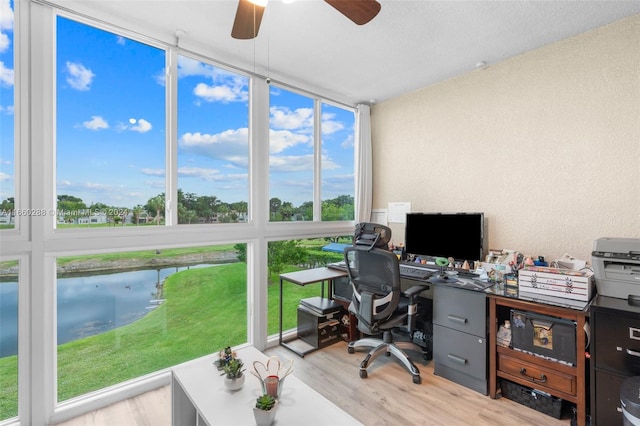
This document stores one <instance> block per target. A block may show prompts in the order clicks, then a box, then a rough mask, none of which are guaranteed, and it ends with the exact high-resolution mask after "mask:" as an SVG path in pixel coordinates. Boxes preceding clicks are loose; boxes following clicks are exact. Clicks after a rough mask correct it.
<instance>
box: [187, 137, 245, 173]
mask: <svg viewBox="0 0 640 426" xmlns="http://www.w3.org/2000/svg"><path fill="white" fill-rule="evenodd" d="M178 143H179V146H180V148H181V149H183V150H184V151H186V152H189V153H192V154H198V155H203V156H205V157H210V158H217V159H221V160H226V161H233V162H234V163H235V164H237V165H240V166H246V164H247V158H248V155H249V151H248V147H249V132H248V130H247V128H241V129H237V130H233V129H230V130H225V131H224V132H221V133H217V134H208V133H200V132H196V133H185V134H183V135H182V136H181V137H180V140H179V142H178Z"/></svg>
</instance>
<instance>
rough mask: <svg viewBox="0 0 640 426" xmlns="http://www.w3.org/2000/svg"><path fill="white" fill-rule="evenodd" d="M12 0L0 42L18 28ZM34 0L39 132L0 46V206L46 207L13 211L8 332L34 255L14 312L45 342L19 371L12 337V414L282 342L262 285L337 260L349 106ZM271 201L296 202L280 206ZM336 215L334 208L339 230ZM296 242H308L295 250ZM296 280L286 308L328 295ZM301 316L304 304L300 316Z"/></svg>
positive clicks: (3, 275) (1, 239)
mask: <svg viewBox="0 0 640 426" xmlns="http://www.w3.org/2000/svg"><path fill="white" fill-rule="evenodd" d="M6 4H9V5H10V6H13V2H9V3H7V1H6V0H0V7H2V9H1V10H0V11H1V12H2V22H0V30H1V34H2V35H3V37H2V38H1V39H0V40H1V41H2V42H4V41H5V40H9V41H10V42H12V41H13V38H12V30H11V26H8V25H7V23H6V21H5V18H6V17H7V16H9V15H7V14H6V13H5V10H6V8H5V6H6ZM28 4H29V6H30V7H29V8H25V13H27V14H29V16H28V17H26V18H25V19H24V20H25V22H29V24H31V25H30V27H29V34H28V35H27V37H24V38H23V39H22V40H29V39H30V40H31V45H29V46H28V47H29V48H30V49H28V50H29V54H28V55H26V56H25V57H24V58H22V59H20V61H19V63H20V64H23V63H24V62H25V61H26V62H27V64H28V65H30V66H31V67H30V68H28V67H26V66H24V67H23V68H25V69H26V68H28V69H27V70H26V71H24V70H23V72H21V73H20V74H19V76H18V77H20V78H16V81H17V82H18V83H20V82H27V83H28V84H29V85H30V86H29V87H27V89H31V90H36V88H37V90H40V91H42V96H41V97H40V96H39V97H37V104H34V105H32V104H30V102H31V100H32V99H35V98H34V97H30V96H27V94H30V93H32V92H30V91H29V90H25V91H22V90H18V89H19V86H21V85H20V84H17V86H18V88H17V89H16V97H18V98H19V99H18V100H19V101H21V102H22V103H23V108H21V109H20V111H23V110H24V111H26V113H27V115H28V116H27V117H23V118H24V121H23V125H22V127H24V128H25V129H26V131H25V132H22V127H20V126H17V125H16V132H15V133H16V135H14V134H13V131H11V134H10V135H9V133H10V132H9V127H8V126H7V125H6V123H10V124H11V126H13V117H11V113H12V111H13V105H12V102H10V101H8V99H9V98H8V97H7V95H6V94H7V93H11V97H13V87H12V86H11V84H10V83H11V79H10V78H9V77H7V76H10V75H11V73H9V72H8V71H11V68H12V67H13V62H12V59H11V61H10V60H9V59H6V58H7V56H6V55H7V54H8V53H7V52H9V51H10V50H11V49H12V47H8V48H7V47H6V46H5V44H4V43H0V54H2V55H3V56H2V57H1V58H0V60H1V61H2V66H1V67H0V71H1V72H2V74H0V76H1V77H2V80H0V90H3V91H2V93H1V94H2V97H1V99H0V107H1V109H0V120H2V122H1V124H2V129H1V133H0V136H1V142H2V148H1V151H0V155H1V159H2V161H0V197H2V200H1V202H2V203H3V205H2V206H0V209H2V208H4V207H8V204H6V203H12V205H11V207H13V202H14V201H18V202H17V203H16V206H19V204H20V203H19V201H21V200H26V201H28V202H29V205H26V206H23V207H36V208H38V209H39V210H38V211H45V210H46V212H47V215H46V217H42V216H38V217H33V216H32V217H24V218H22V217H18V220H17V221H16V222H14V223H15V225H14V224H13V223H6V224H3V223H0V234H1V235H0V244H2V251H1V252H0V255H2V263H1V267H0V298H1V299H0V302H2V312H1V314H2V327H0V331H2V333H3V335H2V336H0V337H4V336H9V334H10V333H9V332H5V330H6V324H10V321H9V320H6V321H5V318H8V317H9V316H11V317H13V322H14V324H15V322H16V321H17V320H18V319H20V317H18V316H16V314H15V310H16V309H17V307H18V302H17V301H16V299H15V295H16V293H15V291H16V290H15V287H16V284H11V283H15V282H16V281H15V280H17V278H16V277H15V276H10V275H11V273H8V272H6V271H9V270H11V268H13V266H7V265H8V263H6V262H15V259H20V265H22V266H21V267H22V268H24V269H25V271H24V274H21V275H22V276H21V280H22V281H23V282H20V287H19V288H20V289H21V291H25V293H24V294H27V295H28V297H23V293H21V294H20V296H21V297H20V299H21V302H20V303H21V305H20V312H22V314H19V315H26V316H27V319H28V320H29V321H28V322H26V321H25V322H22V321H21V324H23V327H24V328H20V329H19V330H18V332H17V336H18V337H19V341H20V342H21V343H20V344H21V345H23V346H24V345H27V343H28V344H29V346H28V347H27V348H28V349H29V350H30V351H31V352H30V354H31V355H32V356H30V357H29V358H27V359H28V362H27V363H28V364H29V365H28V366H24V363H23V358H20V361H21V365H22V367H21V368H20V372H24V374H23V373H21V376H20V377H18V374H19V372H18V368H17V362H18V357H16V356H15V354H13V355H7V356H5V355H4V353H5V352H4V349H5V348H6V347H7V346H6V344H5V343H4V342H5V340H3V343H2V349H3V352H2V354H3V355H2V356H0V367H1V369H0V396H1V397H2V398H1V401H0V420H2V419H4V418H9V417H13V416H15V415H17V414H18V396H19V395H20V396H21V397H22V399H21V404H20V407H21V408H20V413H21V415H22V414H23V413H26V414H28V415H30V416H31V417H32V418H30V419H27V421H32V420H33V422H34V424H42V423H50V422H53V423H55V422H57V421H59V420H61V419H65V418H66V417H67V416H70V415H76V414H79V411H81V410H82V409H83V407H88V406H92V405H94V404H99V403H100V402H99V401H102V400H103V398H102V397H103V396H104V395H110V397H111V395H113V394H117V392H118V390H119V389H127V391H130V390H131V389H132V387H134V388H135V386H138V387H137V388H135V389H136V390H138V389H142V388H143V387H144V386H146V385H147V383H148V381H149V380H152V381H153V383H154V384H155V383H156V382H155V380H159V381H162V380H166V379H167V378H168V375H166V374H164V373H160V374H157V373H158V371H160V370H164V369H167V368H169V367H171V366H172V365H176V364H178V363H181V362H184V361H187V360H189V359H193V358H195V357H199V356H201V355H204V354H209V353H212V352H215V351H218V350H220V349H221V348H223V347H225V346H227V345H237V344H240V343H244V342H247V341H248V339H249V338H251V339H252V343H256V344H257V345H258V346H260V345H266V344H268V343H269V342H268V337H267V336H268V335H271V336H272V335H273V334H274V333H275V331H276V329H277V326H278V324H277V322H276V323H274V322H273V316H274V315H277V310H273V309H271V305H272V304H273V303H276V306H277V302H278V300H277V298H273V297H271V296H272V292H273V291H274V290H273V286H269V288H268V289H267V291H266V292H265V291H264V290H265V289H264V287H263V286H264V285H265V283H267V282H272V283H273V282H275V283H277V276H278V271H288V270H294V269H301V268H309V267H313V266H317V265H320V264H324V263H326V262H327V261H329V260H328V257H327V256H328V255H327V253H323V252H322V250H321V248H322V246H324V245H326V244H327V243H328V242H329V241H331V240H332V239H335V238H336V237H335V235H334V234H335V233H336V230H340V231H342V230H345V231H346V232H345V233H349V231H350V230H351V229H352V226H353V225H352V224H351V223H350V222H349V220H350V219H348V217H349V214H348V213H345V212H344V211H343V210H345V209H346V210H348V209H349V208H351V209H353V202H352V198H353V194H354V191H353V188H352V187H353V170H354V159H353V152H354V148H353V146H352V145H350V143H351V141H352V140H353V136H352V135H351V136H349V134H348V133H349V132H351V133H352V134H353V110H351V109H350V108H349V107H348V106H336V104H334V103H333V101H327V100H325V99H322V98H321V97H319V96H315V95H308V94H305V95H301V94H298V93H297V92H295V91H294V90H293V89H292V90H289V89H282V92H280V94H278V93H277V92H278V91H279V90H280V89H277V88H275V86H274V85H272V86H268V85H266V83H265V82H264V81H256V80H254V79H252V78H251V76H250V73H249V72H247V73H245V74H243V72H242V71H241V70H238V69H235V70H232V71H231V70H230V69H229V66H227V65H225V66H222V65H217V62H216V61H215V58H212V57H210V56H207V55H204V54H203V52H193V51H189V50H185V49H183V48H178V47H177V46H175V44H173V43H172V42H169V41H168V40H158V39H155V38H152V37H147V36H145V35H144V30H143V29H141V28H137V29H136V31H133V30H131V31H129V30H127V29H125V28H124V26H118V25H117V23H114V22H111V21H108V20H105V19H102V18H104V17H100V16H96V18H97V19H96V20H95V21H94V20H93V19H92V17H90V16H89V15H90V13H84V14H82V15H76V14H74V13H73V12H72V11H71V10H67V9H66V8H65V10H57V9H56V8H55V7H54V6H52V5H49V4H42V3H40V2H29V3H28ZM20 5H21V3H20ZM18 9H20V8H18ZM89 9H90V8H89ZM19 12H20V10H18V15H20V13H19ZM20 22H22V21H20ZM107 22H109V23H107ZM4 35H8V37H4ZM18 40H20V38H19V37H18ZM20 46H22V44H20ZM25 58H26V59H25ZM25 65H26V64H25ZM27 77H28V78H27ZM269 91H271V95H270V96H271V105H269V100H268V99H269V95H268V92H269ZM255 94H257V96H254V95H255ZM173 95H177V96H175V97H174V96H173ZM280 95H281V96H282V97H279V96H280ZM18 100H17V101H16V103H19V102H18ZM269 107H271V109H270V112H267V111H269ZM16 109H17V108H16ZM250 112H251V115H250ZM262 112H264V117H262V116H261V115H262ZM267 114H269V116H268V117H267ZM269 119H270V120H271V121H270V122H271V126H270V129H268V128H267V127H268V126H266V123H267V121H268V120H269ZM17 121H18V122H19V121H20V120H17ZM256 122H259V123H261V125H258V126H255V128H253V127H252V126H253V124H255V123H256ZM338 122H339V123H338ZM256 128H257V129H258V130H256ZM18 130H20V131H18ZM269 130H270V135H271V136H269V133H268V132H269ZM20 134H24V135H25V137H21V135H20ZM14 139H15V140H16V143H15V145H14ZM261 141H269V142H268V143H269V145H270V151H271V153H270V155H269V154H268V149H267V146H266V145H260V144H261V143H262V142H261ZM23 154H24V155H23ZM256 154H257V155H256ZM325 154H327V155H325ZM345 154H346V155H345ZM342 155H345V156H344V157H343V159H342V160H341V159H339V158H338V157H340V156H342ZM252 156H255V157H259V158H255V157H252ZM14 157H15V158H14ZM262 157H264V158H262ZM20 158H22V160H20ZM348 158H350V160H348ZM349 162H350V163H351V164H349ZM21 167H22V168H21ZM350 175H351V176H350ZM349 180H351V181H352V182H351V184H350V185H351V187H349V184H347V185H346V186H344V187H340V181H345V182H348V181H349ZM16 198H17V199H16ZM273 199H279V200H280V201H281V203H280V204H277V203H274V205H273V207H274V208H273V209H271V208H266V203H267V202H268V201H269V200H271V201H275V200H273ZM256 201H259V204H256ZM334 201H335V203H336V209H333V210H329V211H328V214H327V215H325V214H324V213H322V211H324V209H323V210H322V211H321V205H324V204H325V203H327V202H334ZM252 203H254V206H255V205H259V206H260V208H259V209H252V208H251V206H252ZM42 206H44V207H46V209H42V208H41V207H42ZM51 207H53V209H51ZM336 211H340V213H336ZM322 220H325V221H333V222H334V223H332V224H331V227H330V229H331V230H330V231H328V229H329V227H327V226H326V225H324V226H323V224H322V223H320V222H321V221H322ZM1 221H2V219H1V218H0V222H1ZM294 221H295V222H298V223H294ZM337 221H343V222H344V223H342V224H336V223H335V222H337ZM272 222H279V223H275V224H273V223H272ZM184 225H189V226H184ZM14 226H15V228H17V230H16V229H13V228H14ZM7 228H9V229H7ZM20 230H33V231H34V232H23V233H20V232H17V231H20ZM325 235H326V237H319V236H325ZM6 236H9V238H5V237H6ZM275 239H280V240H282V242H283V244H279V243H280V241H274V240H275ZM14 241H15V244H13V242H14ZM265 241H270V242H269V243H267V244H265ZM289 242H293V244H294V245H301V246H302V247H304V249H305V250H306V251H307V256H306V257H304V258H302V259H300V258H288V257H286V256H280V254H282V251H283V250H284V251H285V252H286V251H287V250H288V249H289V248H291V247H289ZM294 249H295V247H294ZM267 251H268V252H269V253H268V254H267ZM294 251H295V250H294ZM310 252H312V253H311V254H309V253H310ZM278 253H280V254H278ZM23 259H25V261H24V262H23V261H22V260H23ZM267 259H268V260H267ZM272 261H275V263H273V264H272ZM267 263H269V266H268V267H267ZM267 269H269V271H267ZM7 274H8V275H7ZM276 288H277V286H276ZM298 290H301V289H291V293H290V294H287V300H286V301H285V303H287V304H289V305H292V306H293V305H295V304H297V301H298V300H299V299H300V298H301V297H305V296H306V295H307V294H309V295H315V294H317V293H318V291H319V289H314V288H307V289H304V292H298ZM12 292H13V293H12ZM265 293H267V294H265ZM7 294H9V296H7ZM265 303H268V304H269V306H268V307H267V306H263V305H264V304H265ZM23 305H24V306H23ZM250 306H252V307H254V309H255V310H254V311H253V312H249V311H248V309H249V307H250ZM23 307H26V309H23ZM295 321H296V312H295V307H294V309H293V310H290V311H289V313H288V314H287V315H285V328H287V329H290V328H293V327H295ZM25 324H26V326H25ZM14 338H15V336H14ZM16 346H17V344H16ZM21 347H22V346H21ZM27 352H29V351H26V350H25V351H22V353H27ZM19 356H20V355H19ZM141 377H142V378H144V380H136V379H139V378H141ZM19 378H20V380H21V381H20V384H21V386H20V389H18V379H19ZM158 378H159V379H158ZM23 384H26V386H22V385H23ZM113 385H117V386H113ZM3 416H4V417H3Z"/></svg>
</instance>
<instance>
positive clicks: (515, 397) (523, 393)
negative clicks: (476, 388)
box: [500, 379, 563, 419]
mask: <svg viewBox="0 0 640 426" xmlns="http://www.w3.org/2000/svg"><path fill="white" fill-rule="evenodd" d="M500 389H501V390H502V396H504V397H506V398H509V399H510V400H512V401H515V402H517V403H519V404H522V405H525V406H527V407H529V408H533V409H534V410H536V411H540V412H541V413H544V414H548V415H550V416H552V417H555V418H556V419H559V418H560V417H561V416H562V402H563V401H562V399H560V398H556V397H554V396H551V395H549V394H548V393H546V392H542V391H539V390H536V389H531V388H528V387H526V386H522V385H519V384H517V383H513V382H510V381H509V380H504V379H503V380H502V381H501V382H500Z"/></svg>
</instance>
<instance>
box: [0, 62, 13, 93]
mask: <svg viewBox="0 0 640 426" xmlns="http://www.w3.org/2000/svg"><path fill="white" fill-rule="evenodd" d="M13 83H14V73H13V70H12V69H11V68H7V67H5V66H4V62H2V61H0V86H3V87H12V86H13Z"/></svg>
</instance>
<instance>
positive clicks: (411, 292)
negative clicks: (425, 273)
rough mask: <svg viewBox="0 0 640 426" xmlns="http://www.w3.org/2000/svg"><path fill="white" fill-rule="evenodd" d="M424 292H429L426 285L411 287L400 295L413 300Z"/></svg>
mask: <svg viewBox="0 0 640 426" xmlns="http://www.w3.org/2000/svg"><path fill="white" fill-rule="evenodd" d="M425 290H429V286H428V285H414V286H413V287H411V288H409V289H407V290H406V291H404V292H403V293H402V294H403V295H405V296H406V297H409V298H413V297H415V296H417V295H418V294H420V293H422V292H423V291H425Z"/></svg>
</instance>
